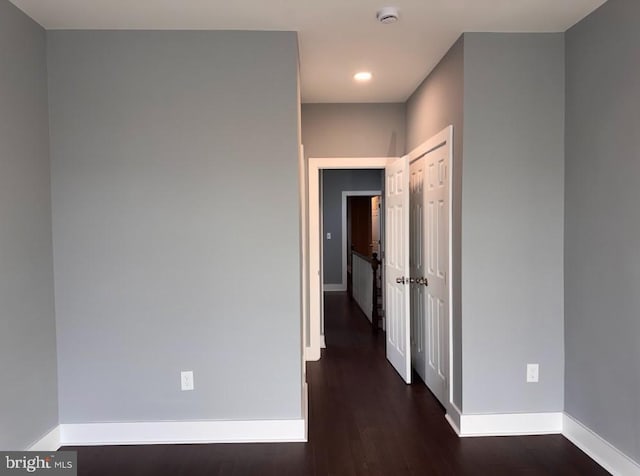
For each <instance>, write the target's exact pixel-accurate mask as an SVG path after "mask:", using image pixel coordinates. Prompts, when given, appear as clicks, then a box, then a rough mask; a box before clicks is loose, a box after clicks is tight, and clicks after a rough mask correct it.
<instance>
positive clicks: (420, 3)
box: [12, 0, 605, 103]
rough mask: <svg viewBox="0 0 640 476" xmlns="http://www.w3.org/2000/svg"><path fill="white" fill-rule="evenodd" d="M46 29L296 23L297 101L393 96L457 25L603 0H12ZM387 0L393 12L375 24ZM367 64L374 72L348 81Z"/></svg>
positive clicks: (407, 87)
mask: <svg viewBox="0 0 640 476" xmlns="http://www.w3.org/2000/svg"><path fill="white" fill-rule="evenodd" d="M12 1H13V3H14V4H15V5H17V6H18V7H19V8H20V9H22V10H23V11H24V12H26V13H27V14H28V15H29V16H31V17H32V18H33V19H35V20H36V21H37V22H38V23H40V24H41V25H42V26H44V27H45V28H47V29H198V30H202V29H207V30H209V29H212V30H293V31H298V32H299V41H300V62H301V66H300V68H301V79H302V100H303V102H306V103H309V102H401V101H404V100H406V99H407V97H408V96H409V95H410V94H411V93H412V92H413V91H414V90H415V88H416V87H417V86H418V84H420V82H421V81H422V79H424V77H425V76H426V75H427V74H428V73H429V72H430V71H431V70H432V69H433V67H434V66H435V65H436V64H437V62H438V61H439V60H440V58H441V57H442V56H443V55H444V54H445V53H446V51H447V50H448V49H449V47H450V46H451V45H452V44H453V42H454V41H455V40H456V39H457V38H458V37H459V36H460V34H461V33H462V32H468V31H474V32H487V31H490V32H560V31H565V30H566V29H568V28H569V27H571V26H572V25H574V24H575V23H577V22H578V21H579V20H581V19H582V18H584V17H585V16H586V15H587V14H589V13H590V12H592V11H593V10H594V9H596V8H597V7H598V6H600V5H602V4H603V3H604V2H605V0H388V1H387V0H375V1H372V0H231V1H226V2H221V1H219V0H55V1H54V0H12ZM387 5H392V6H396V7H398V9H399V11H400V21H399V22H398V23H395V24H392V25H382V24H380V23H378V22H377V20H376V18H375V14H376V11H377V10H378V9H379V8H380V7H383V6H387ZM360 70H369V71H371V72H372V73H373V75H374V78H373V80H372V81H371V82H370V83H368V84H356V83H355V82H354V81H353V79H352V77H353V74H354V73H356V72H357V71H360Z"/></svg>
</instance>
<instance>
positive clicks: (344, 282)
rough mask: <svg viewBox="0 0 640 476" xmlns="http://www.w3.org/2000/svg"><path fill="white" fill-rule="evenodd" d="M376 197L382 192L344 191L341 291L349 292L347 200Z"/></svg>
mask: <svg viewBox="0 0 640 476" xmlns="http://www.w3.org/2000/svg"><path fill="white" fill-rule="evenodd" d="M376 195H382V192H381V191H380V190H363V191H360V190H343V191H342V283H341V285H340V289H339V291H346V290H347V199H348V198H349V197H367V196H371V197H374V196H376ZM325 289H326V287H325Z"/></svg>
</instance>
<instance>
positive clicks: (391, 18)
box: [376, 7, 398, 25]
mask: <svg viewBox="0 0 640 476" xmlns="http://www.w3.org/2000/svg"><path fill="white" fill-rule="evenodd" d="M376 18H377V19H378V21H379V22H380V23H382V24H384V25H388V24H390V23H395V22H397V21H398V9H397V8H396V7H384V8H381V9H380V10H378V13H376Z"/></svg>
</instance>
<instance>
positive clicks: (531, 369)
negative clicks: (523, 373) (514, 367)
mask: <svg viewBox="0 0 640 476" xmlns="http://www.w3.org/2000/svg"><path fill="white" fill-rule="evenodd" d="M539 372H540V365H539V364H527V383H538V377H539Z"/></svg>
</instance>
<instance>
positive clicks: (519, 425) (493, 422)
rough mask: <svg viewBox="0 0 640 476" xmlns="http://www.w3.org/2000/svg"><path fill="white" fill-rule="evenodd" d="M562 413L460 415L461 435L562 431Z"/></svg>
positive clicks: (543, 433)
mask: <svg viewBox="0 0 640 476" xmlns="http://www.w3.org/2000/svg"><path fill="white" fill-rule="evenodd" d="M562 421H563V420H562V413H560V412H546V413H499V414H497V413H493V414H472V415H465V414H462V415H460V425H459V428H460V436H461V437H473V436H524V435H550V434H560V433H562Z"/></svg>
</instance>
